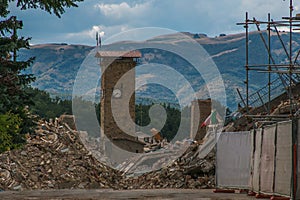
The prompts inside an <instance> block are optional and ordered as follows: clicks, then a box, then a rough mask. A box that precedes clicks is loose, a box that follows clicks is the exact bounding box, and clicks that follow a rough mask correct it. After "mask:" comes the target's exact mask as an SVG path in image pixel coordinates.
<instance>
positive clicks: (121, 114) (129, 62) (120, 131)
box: [101, 58, 143, 152]
mask: <svg viewBox="0 0 300 200" xmlns="http://www.w3.org/2000/svg"><path fill="white" fill-rule="evenodd" d="M135 66H136V62H135V61H134V60H133V59H132V58H122V59H115V60H110V59H106V58H102V61H101V71H102V79H101V90H102V97H101V132H102V134H105V135H106V136H107V137H108V138H109V139H110V140H111V141H112V142H113V143H114V144H116V145H117V146H120V147H121V148H122V149H125V150H128V151H131V152H142V151H143V144H142V143H141V142H139V143H137V144H136V145H134V146H135V148H134V149H132V148H131V147H132V146H131V147H129V146H130V145H123V142H122V144H120V140H119V139H120V138H125V139H126V140H128V141H129V140H130V141H137V140H136V138H135V136H134V135H135V124H134V119H135V92H134V90H135V69H134V68H135ZM115 89H118V90H120V91H121V96H120V97H114V96H113V91H114V90H115ZM128 102H129V104H128ZM113 111H114V112H113ZM113 113H115V116H113ZM128 113H129V114H128ZM129 115H130V116H131V119H129V117H128V116H129ZM116 118H117V120H116ZM130 120H131V122H132V123H131V122H130ZM120 127H122V128H120Z"/></svg>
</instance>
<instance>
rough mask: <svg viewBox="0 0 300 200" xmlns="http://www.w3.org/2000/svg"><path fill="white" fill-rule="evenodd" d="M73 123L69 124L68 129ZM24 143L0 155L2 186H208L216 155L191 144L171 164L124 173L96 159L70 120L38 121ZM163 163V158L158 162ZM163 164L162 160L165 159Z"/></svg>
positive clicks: (18, 187) (90, 187) (25, 187)
mask: <svg viewBox="0 0 300 200" xmlns="http://www.w3.org/2000/svg"><path fill="white" fill-rule="evenodd" d="M70 127H72V128H70ZM27 140H28V142H27V144H26V145H25V146H24V147H23V148H21V149H17V150H12V151H7V152H5V153H2V154H0V189H1V190H35V189H104V188H112V189H150V188H192V189H194V188H212V187H213V186H214V172H215V153H214V151H212V152H211V153H210V154H208V156H206V158H205V159H200V158H199V156H198V154H199V151H198V149H199V146H201V145H199V144H198V143H193V144H192V145H191V146H189V148H188V149H187V150H186V152H185V153H184V154H183V155H182V156H181V157H180V158H178V159H176V158H174V159H176V160H175V161H174V162H172V164H170V165H168V166H166V164H165V165H162V166H163V167H162V168H161V169H158V170H155V171H151V172H148V173H144V174H142V175H140V176H131V177H129V176H125V175H124V172H123V171H117V170H115V169H112V168H110V167H108V166H106V165H105V164H103V163H101V162H99V161H98V160H97V159H96V158H95V157H94V156H93V155H92V153H91V152H90V151H89V150H87V149H86V148H85V147H84V145H83V143H82V142H81V140H80V137H79V132H78V131H76V130H74V129H73V125H72V123H65V121H64V120H58V119H56V120H54V121H50V122H47V121H39V122H38V128H37V129H36V131H35V133H34V134H32V135H30V136H28V138H27ZM159 161H161V160H159ZM164 163H165V162H164Z"/></svg>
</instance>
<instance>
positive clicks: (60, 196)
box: [0, 189, 255, 200]
mask: <svg viewBox="0 0 300 200" xmlns="http://www.w3.org/2000/svg"><path fill="white" fill-rule="evenodd" d="M0 199H1V200H12V199H14V200H15V199H17V200H19V199H20V200H21V199H22V200H23V199H25V200H36V199H43V200H71V199H72V200H94V199H178V200H179V199H180V200H182V199H199V200H219V199H222V200H223V199H226V200H231V199H232V200H246V199H255V198H254V197H249V196H247V195H246V194H237V193H235V194H224V193H213V190H185V189H159V190H110V189H109V190H45V191H42V190H37V191H21V192H12V191H5V192H0Z"/></svg>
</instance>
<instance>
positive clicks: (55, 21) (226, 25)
mask: <svg viewBox="0 0 300 200" xmlns="http://www.w3.org/2000/svg"><path fill="white" fill-rule="evenodd" d="M294 4H295V5H294V6H295V13H297V12H298V6H300V2H296V1H295V3H294ZM288 6H289V1H288V0H287V1H283V0H85V1H84V2H82V3H79V7H78V8H71V9H67V11H66V13H65V14H64V15H63V16H62V18H60V19H59V18H57V17H56V16H55V15H50V14H48V13H46V12H43V11H39V10H27V11H19V10H18V9H15V8H14V6H11V7H10V10H11V14H16V15H17V16H18V17H19V19H22V20H23V22H24V30H23V31H22V35H23V36H30V37H32V40H31V43H32V44H39V43H53V42H59V43H60V42H65V43H68V44H86V45H95V43H96V41H95V32H96V31H98V32H101V34H102V36H103V40H105V38H108V37H110V36H112V35H114V34H116V33H119V32H122V31H126V30H130V29H133V28H142V27H162V28H168V29H173V30H175V31H180V32H183V31H188V32H192V33H206V34H207V35H209V36H212V37H213V36H216V35H219V34H220V33H225V34H230V33H237V32H242V31H243V28H242V27H239V26H236V25H235V24H236V22H240V21H243V20H244V16H245V12H246V11H248V12H249V16H250V17H254V16H255V17H256V18H258V19H261V20H265V19H267V13H268V12H270V13H271V14H272V18H274V19H280V18H281V17H282V16H288V14H289V9H288Z"/></svg>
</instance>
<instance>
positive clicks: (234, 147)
mask: <svg viewBox="0 0 300 200" xmlns="http://www.w3.org/2000/svg"><path fill="white" fill-rule="evenodd" d="M250 157H251V135H250V132H249V131H245V132H230V133H221V135H220V137H219V140H218V142H217V166H216V180H217V187H224V188H249V178H250V161H251V158H250Z"/></svg>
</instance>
